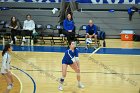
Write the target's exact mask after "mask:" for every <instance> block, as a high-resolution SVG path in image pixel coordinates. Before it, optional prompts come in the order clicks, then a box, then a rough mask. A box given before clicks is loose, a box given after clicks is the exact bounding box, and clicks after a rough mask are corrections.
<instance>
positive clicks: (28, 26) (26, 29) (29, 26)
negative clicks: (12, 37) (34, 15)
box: [21, 14, 37, 45]
mask: <svg viewBox="0 0 140 93" xmlns="http://www.w3.org/2000/svg"><path fill="white" fill-rule="evenodd" d="M26 18H27V19H26V20H25V21H24V24H23V31H22V32H21V35H22V37H23V39H22V44H21V45H24V42H26V39H25V35H26V34H27V33H28V34H29V35H32V36H33V37H32V38H33V39H35V36H36V35H37V32H36V31H35V22H34V21H33V20H32V19H31V15H29V14H28V15H27V16H26Z"/></svg>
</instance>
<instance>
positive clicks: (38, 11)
mask: <svg viewBox="0 0 140 93" xmlns="http://www.w3.org/2000/svg"><path fill="white" fill-rule="evenodd" d="M25 1H26V0H25ZM29 1H30V0H29ZM32 1H33V0H32ZM34 1H35V0H34ZM38 1H39V0H38ZM50 1H51V0H50ZM83 1H86V0H83ZM87 1H88V0H87ZM89 1H90V0H89ZM104 1H106V0H104ZM108 1H109V0H108ZM120 1H121V0H120ZM132 1H134V0H132ZM27 2H28V0H27ZM27 2H24V3H23V2H22V3H20V2H8V0H7V2H3V3H0V6H1V7H8V8H9V10H2V11H0V20H4V21H7V22H8V21H10V18H11V16H16V17H17V18H18V19H19V20H20V22H21V24H23V21H24V20H25V15H26V14H31V15H32V18H33V20H34V21H35V23H36V24H42V25H43V26H44V27H45V26H46V25H47V24H51V25H53V26H54V27H55V26H56V25H59V23H58V20H59V17H58V16H59V12H56V14H52V11H51V10H52V9H53V8H54V7H55V8H58V9H59V7H60V3H49V4H48V3H27ZM52 2H54V1H53V0H52ZM59 2H60V0H59ZM77 2H81V3H79V10H78V11H75V12H74V22H75V25H76V33H78V31H79V28H80V26H81V25H86V24H88V20H89V19H93V20H94V23H95V24H96V25H98V26H99V27H100V29H101V31H105V33H106V36H107V38H120V32H121V30H124V29H128V30H134V32H135V33H136V34H140V26H139V24H140V21H139V20H140V16H139V13H135V14H134V16H133V19H132V21H129V19H128V13H127V9H128V8H129V7H131V6H133V5H135V6H136V7H138V8H139V9H140V6H139V4H137V5H136V4H132V3H131V4H115V5H114V4H102V5H99V4H91V2H89V3H87V2H85V3H86V4H85V3H83V2H82V0H78V1H77ZM103 3H106V2H103ZM135 3H139V1H137V0H135ZM110 9H113V10H114V12H109V10H110ZM17 14H18V15H17ZM81 19H82V20H81Z"/></svg>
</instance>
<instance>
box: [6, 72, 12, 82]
mask: <svg viewBox="0 0 140 93" xmlns="http://www.w3.org/2000/svg"><path fill="white" fill-rule="evenodd" d="M7 74H8V77H9V79H10V80H11V83H13V82H14V80H13V75H12V73H11V72H8V73H7Z"/></svg>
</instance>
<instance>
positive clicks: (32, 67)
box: [0, 39, 140, 93]
mask: <svg viewBox="0 0 140 93" xmlns="http://www.w3.org/2000/svg"><path fill="white" fill-rule="evenodd" d="M106 44H107V47H108V48H140V42H131V41H130V42H128V41H121V40H119V39H109V40H106ZM13 53H14V54H12V55H13V58H12V63H11V64H12V66H15V67H16V68H19V69H15V68H13V69H12V72H13V73H14V74H15V75H16V76H17V77H18V78H19V80H18V81H16V80H15V81H16V82H15V83H18V84H20V83H19V82H20V81H21V84H20V86H18V87H17V86H14V87H16V88H14V89H13V90H15V91H17V90H18V89H20V87H21V90H22V92H21V93H139V88H140V55H122V54H121V55H119V54H117V55H115V54H96V53H95V54H91V53H81V54H80V55H79V56H80V66H81V81H82V82H83V84H84V85H85V88H84V89H79V88H77V81H76V74H75V73H74V71H73V70H72V69H71V68H70V67H69V68H68V72H67V77H66V80H65V84H64V85H65V86H64V91H59V90H58V82H57V79H58V78H59V77H61V60H62V57H63V55H64V53H58V52H25V51H24V52H21V51H20V52H15V51H14V52H13ZM111 71H115V72H116V73H112V72H111ZM24 72H25V73H24ZM2 78H3V77H2V76H0V93H1V91H2V90H3V89H4V88H5V87H1V85H2V86H4V85H5V84H4V82H2V81H1V80H2ZM33 91H36V92H33ZM10 93H18V92H14V91H11V92H10ZM19 93H20V92H19Z"/></svg>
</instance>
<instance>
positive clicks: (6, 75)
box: [4, 73, 13, 93]
mask: <svg viewBox="0 0 140 93" xmlns="http://www.w3.org/2000/svg"><path fill="white" fill-rule="evenodd" d="M4 77H5V80H6V82H7V89H6V90H5V93H9V92H10V90H11V89H12V88H13V84H12V81H11V79H10V78H9V75H8V73H6V74H4Z"/></svg>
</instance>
